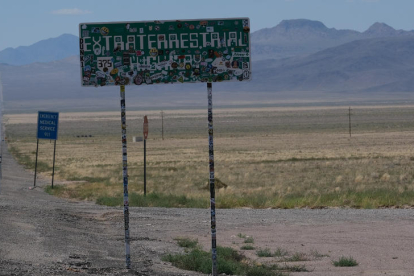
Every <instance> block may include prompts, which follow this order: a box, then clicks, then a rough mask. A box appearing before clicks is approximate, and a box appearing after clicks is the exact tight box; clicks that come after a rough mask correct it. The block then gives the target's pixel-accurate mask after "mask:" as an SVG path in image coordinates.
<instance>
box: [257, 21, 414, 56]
mask: <svg viewBox="0 0 414 276" xmlns="http://www.w3.org/2000/svg"><path fill="white" fill-rule="evenodd" d="M413 35H414V32H413V31H403V30H395V29H394V28H392V27H390V26H388V25H387V24H385V23H375V24H373V25H372V26H371V27H370V28H369V29H368V30H366V31H365V32H362V33H361V32H357V31H353V30H337V29H334V28H327V27H326V26H325V25H324V24H323V23H322V22H319V21H311V20H305V19H297V20H283V21H282V22H280V23H279V24H278V25H277V26H275V27H273V28H265V29H261V30H258V31H256V32H254V33H252V35H251V36H252V56H253V58H254V60H262V59H280V58H286V57H293V56H303V55H308V54H311V53H315V52H318V51H321V50H323V49H326V48H330V47H335V46H339V45H341V44H344V43H347V42H351V41H354V40H361V39H369V38H379V37H397V36H413Z"/></svg>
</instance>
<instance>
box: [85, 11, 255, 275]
mask: <svg viewBox="0 0 414 276" xmlns="http://www.w3.org/2000/svg"><path fill="white" fill-rule="evenodd" d="M79 47H80V64H81V83H82V86H86V87H89V86H95V87H100V86H114V85H122V86H123V85H137V86H140V85H152V84H174V83H199V82H205V83H207V84H208V101H209V106H208V107H209V108H208V121H209V124H208V127H209V130H208V131H209V153H210V154H209V159H210V169H209V171H210V177H209V179H210V191H211V237H212V259H213V268H212V271H213V276H216V275H217V254H216V252H217V251H216V219H215V193H214V152H213V121H212V120H213V119H212V118H213V111H212V95H211V94H212V92H211V91H212V82H239V81H249V80H250V79H251V59H250V20H249V18H225V19H189V20H187V19H185V20H167V21H158V20H157V21H139V22H106V23H105V22H104V23H81V24H80V25H79ZM121 94H122V92H121ZM121 102H122V100H121ZM121 105H122V103H121ZM123 131H124V129H123ZM123 135H124V132H123ZM125 139H126V137H125ZM144 143H145V140H144ZM123 146H125V153H124V157H125V159H124V162H125V167H124V172H125V170H126V144H125V145H123ZM144 163H145V162H144ZM127 181H128V179H127V175H126V176H125V175H124V187H127V186H126V185H125V183H127ZM126 192H127V190H126ZM126 195H127V193H126ZM127 198H128V197H126V199H127ZM124 203H125V202H124ZM124 205H125V204H124ZM125 206H126V205H125ZM126 208H127V207H126ZM125 220H127V217H126V216H125ZM125 225H126V227H127V224H125ZM126 234H127V229H126ZM128 235H129V229H128ZM125 240H126V242H127V238H126V236H125ZM128 258H129V238H128V249H127V267H129V266H130V264H129V263H128Z"/></svg>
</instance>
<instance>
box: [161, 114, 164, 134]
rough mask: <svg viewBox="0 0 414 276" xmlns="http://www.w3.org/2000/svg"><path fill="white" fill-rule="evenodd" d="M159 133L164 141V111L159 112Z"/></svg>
mask: <svg viewBox="0 0 414 276" xmlns="http://www.w3.org/2000/svg"><path fill="white" fill-rule="evenodd" d="M161 133H162V140H164V111H161Z"/></svg>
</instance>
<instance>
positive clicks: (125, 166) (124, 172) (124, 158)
mask: <svg viewBox="0 0 414 276" xmlns="http://www.w3.org/2000/svg"><path fill="white" fill-rule="evenodd" d="M120 95H121V124H122V165H123V166H122V175H123V179H124V224H125V261H126V268H127V269H130V268H131V252H130V243H129V201H128V164H127V140H126V114H125V86H124V85H121V86H120Z"/></svg>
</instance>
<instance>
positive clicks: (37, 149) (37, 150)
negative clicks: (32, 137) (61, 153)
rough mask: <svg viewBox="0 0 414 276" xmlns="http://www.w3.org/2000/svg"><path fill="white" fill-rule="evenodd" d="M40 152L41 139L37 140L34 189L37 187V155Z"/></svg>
mask: <svg viewBox="0 0 414 276" xmlns="http://www.w3.org/2000/svg"><path fill="white" fill-rule="evenodd" d="M38 152H39V139H37V146H36V163H35V174H34V184H33V187H36V173H37V153H38Z"/></svg>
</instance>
